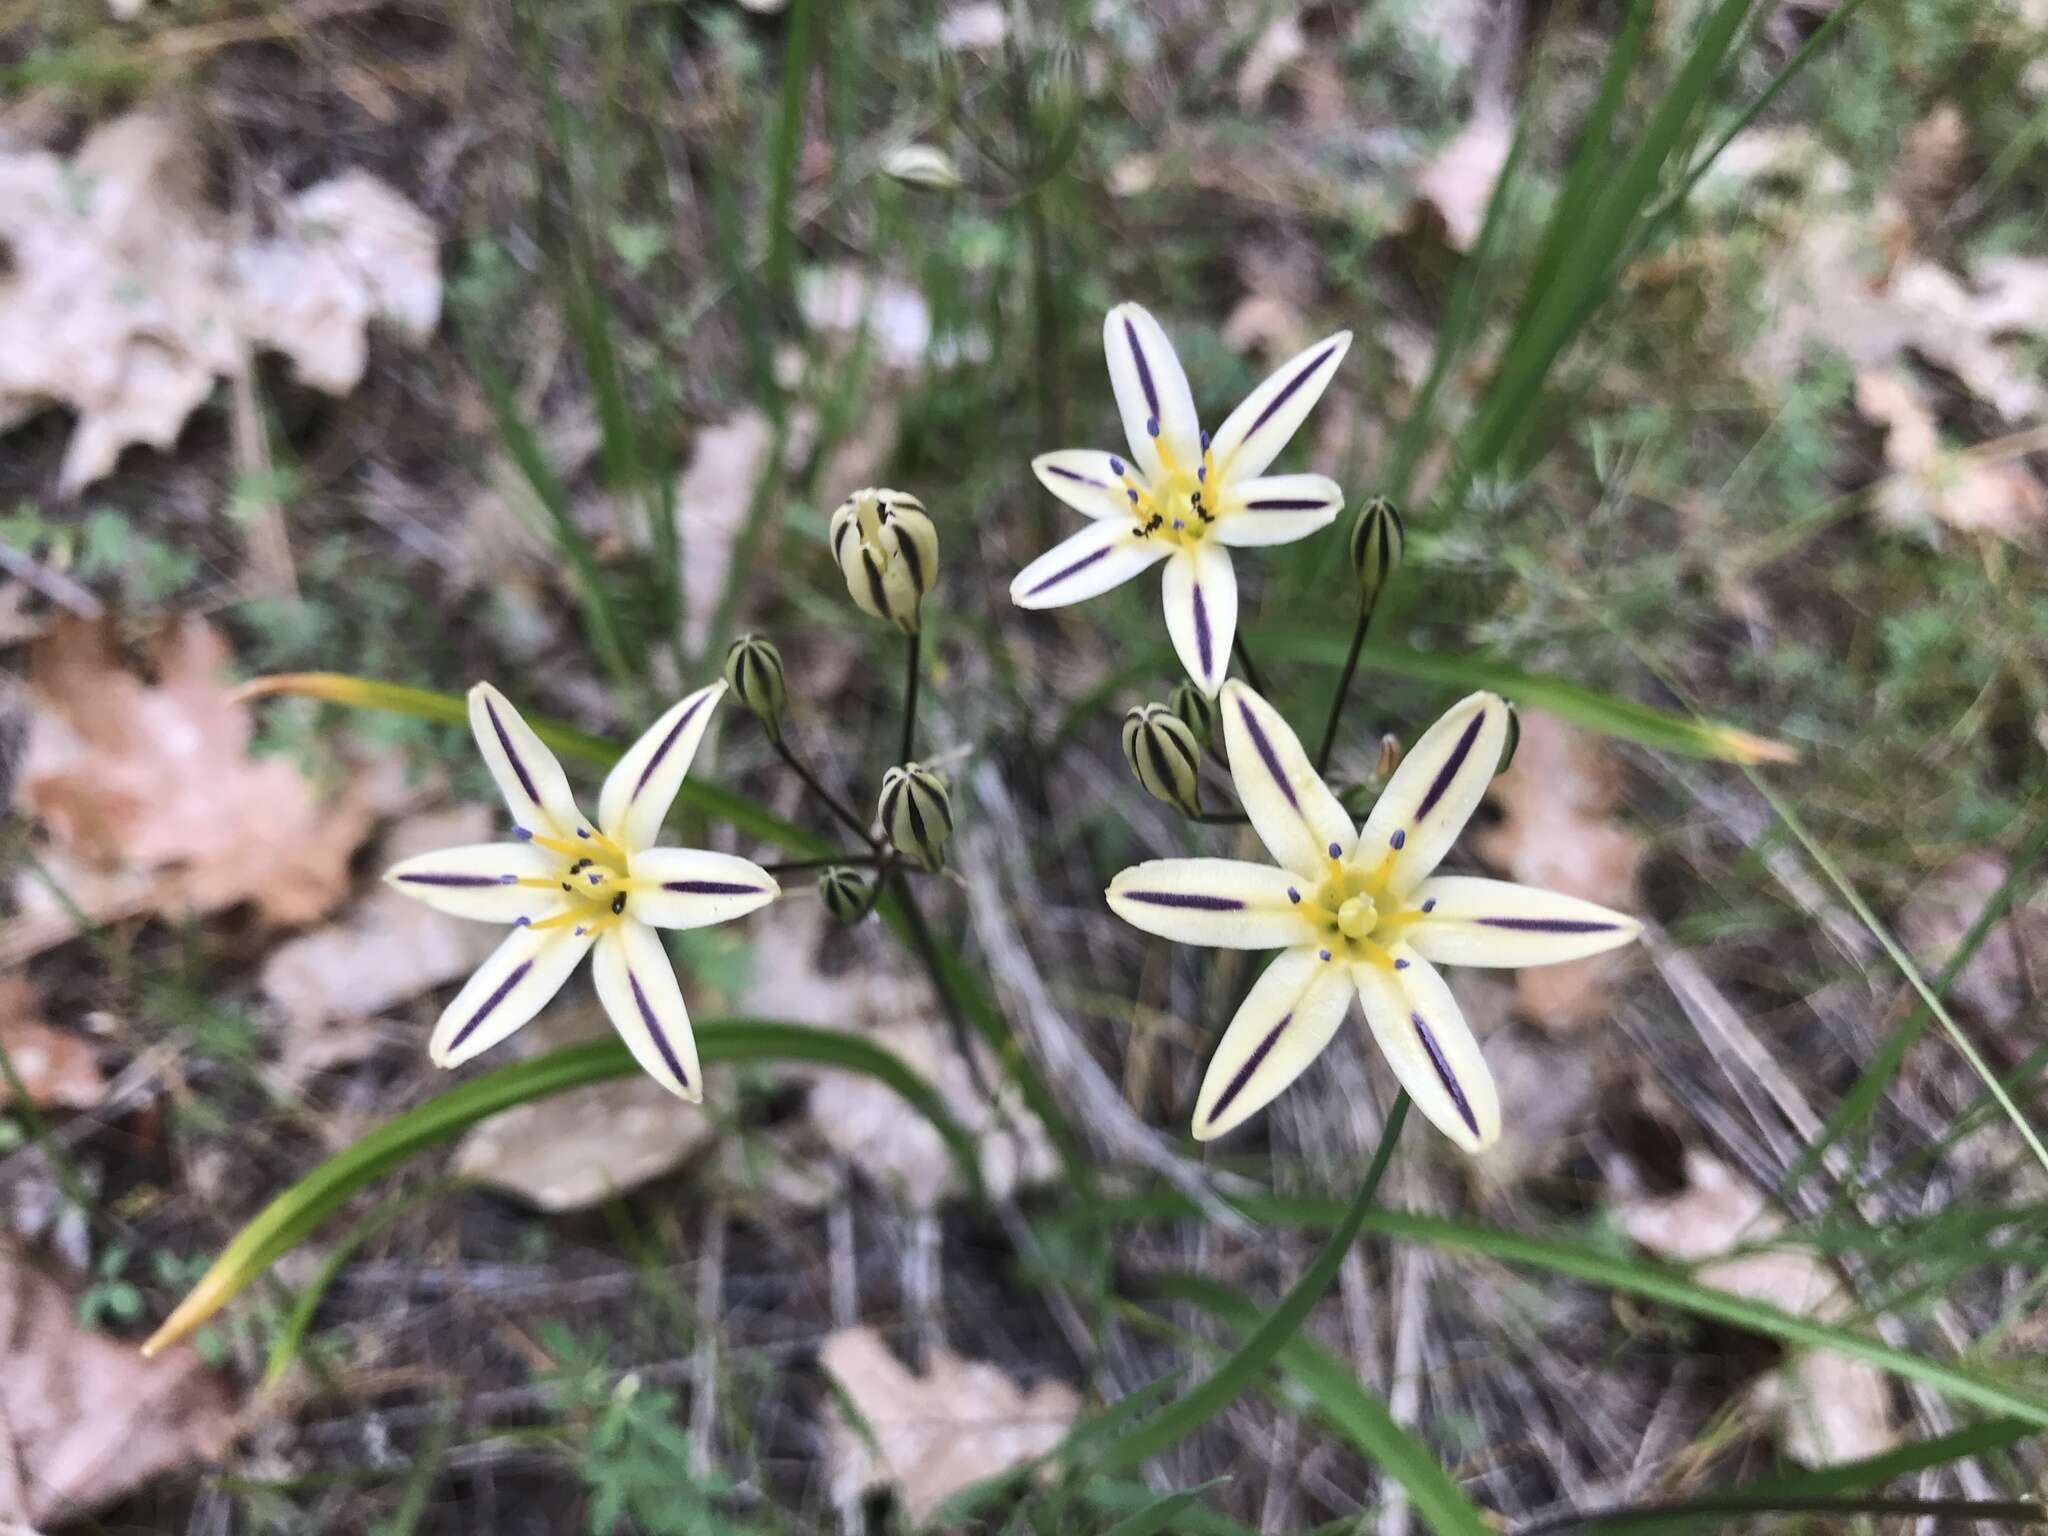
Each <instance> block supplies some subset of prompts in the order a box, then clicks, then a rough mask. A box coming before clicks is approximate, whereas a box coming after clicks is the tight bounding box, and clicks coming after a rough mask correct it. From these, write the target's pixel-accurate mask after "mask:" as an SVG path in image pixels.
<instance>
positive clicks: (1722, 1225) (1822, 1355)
mask: <svg viewBox="0 0 2048 1536" xmlns="http://www.w3.org/2000/svg"><path fill="white" fill-rule="evenodd" d="M1685 1170H1686V1178H1687V1181H1688V1187H1687V1188H1685V1189H1684V1190H1682V1191H1680V1192H1679V1193H1677V1194H1675V1195H1671V1196H1667V1197H1662V1198H1645V1199H1636V1200H1632V1201H1628V1202H1626V1203H1624V1204H1623V1206H1622V1208H1621V1218H1622V1225H1623V1227H1624V1228H1625V1229H1626V1230H1627V1232H1628V1235H1629V1237H1630V1238H1631V1239H1633V1240H1634V1241H1635V1242H1636V1243H1638V1244H1640V1245H1641V1246H1642V1247H1644V1248H1647V1249H1649V1250H1650V1251H1651V1252H1652V1253H1656V1254H1660V1255H1662V1256H1663V1257H1665V1258H1667V1259H1676V1260H1678V1261H1680V1262H1682V1263H1698V1264H1699V1267H1698V1268H1697V1269H1696V1270H1694V1271H1693V1278H1694V1279H1696V1280H1698V1281H1699V1282H1700V1283H1701V1284H1702V1285H1709V1286H1712V1287H1713V1288H1714V1289H1716V1290H1720V1291H1726V1292H1728V1293H1729V1294H1731V1295H1735V1296H1742V1297H1746V1298H1747V1299H1749V1300H1751V1301H1762V1302H1768V1303H1769V1304H1770V1305H1772V1306H1774V1307H1777V1308H1779V1309H1781V1310H1783V1311H1786V1312H1790V1313H1793V1314H1794V1315H1796V1316H1799V1317H1810V1318H1814V1319H1817V1320H1819V1321H1822V1322H1832V1321H1836V1320H1839V1319H1841V1318H1842V1317H1845V1316H1846V1315H1848V1313H1849V1312H1850V1311H1851V1310H1852V1309H1853V1302H1852V1299H1851V1298H1850V1296H1849V1295H1848V1293H1847V1292H1846V1291H1845V1290H1844V1288H1843V1286H1842V1283H1841V1280H1840V1279H1839V1278H1838V1277H1837V1276H1836V1274H1835V1273H1834V1271H1833V1270H1831V1269H1829V1268H1828V1267H1827V1266H1826V1265H1825V1264H1823V1263H1822V1262H1821V1261H1820V1260H1819V1259H1818V1258H1817V1257H1815V1256H1814V1255H1813V1254H1812V1253H1810V1252H1805V1251H1801V1250H1795V1249H1789V1248H1785V1249H1769V1248H1761V1247H1757V1246H1756V1245H1760V1244H1763V1243H1765V1242H1767V1241H1768V1240H1769V1239H1770V1238H1772V1237H1773V1236H1775V1235H1776V1234H1777V1233H1778V1232H1779V1231H1780V1229H1781V1228H1782V1225H1783V1224H1782V1223H1781V1222H1780V1221H1779V1219H1778V1218H1777V1216H1776V1214H1775V1213H1774V1212H1772V1211H1771V1210H1770V1209H1769V1207H1768V1206H1767V1205H1766V1203H1765V1201H1764V1196H1763V1192H1762V1191H1761V1190H1758V1189H1757V1188H1756V1187H1755V1186H1753V1185H1751V1184H1749V1183H1748V1182H1746V1181H1745V1180H1743V1179H1742V1178H1740V1177H1739V1176H1738V1175H1737V1174H1736V1173H1735V1172H1734V1171H1733V1170H1732V1169H1730V1168H1728V1167H1727V1166H1726V1165H1725V1164H1723V1163H1721V1162H1719V1161H1718V1160H1716V1159H1715V1158H1712V1157H1709V1156H1708V1155H1706V1154H1705V1153H1702V1152H1689V1153H1687V1154H1686V1159H1685ZM1746 1246H1747V1247H1751V1248H1753V1249H1754V1251H1750V1252H1737V1253H1734V1254H1732V1255H1730V1256H1728V1257H1721V1255H1724V1254H1729V1250H1731V1249H1738V1248H1743V1247H1746ZM1703 1260H1705V1261H1711V1262H1700V1261H1703ZM1758 1401H1759V1406H1762V1407H1764V1408H1766V1409H1767V1410H1769V1411H1770V1412H1771V1413H1772V1414H1773V1415H1774V1417H1775V1419H1776V1422H1777V1426H1778V1437H1779V1443H1780V1444H1781V1445H1782V1446H1783V1447H1784V1450H1785V1454H1786V1455H1788V1456H1790V1457H1791V1458H1792V1459H1793V1460H1795V1461H1798V1462H1801V1463H1803V1464H1805V1465H1807V1466H1828V1465H1831V1464H1833V1463H1835V1462H1843V1461H1857V1460H1861V1459H1862V1458H1864V1457H1868V1456H1878V1455H1882V1454H1883V1453H1884V1452H1885V1451H1887V1450H1889V1449H1890V1448H1891V1446H1892V1445H1893V1443H1894V1442H1895V1440H1896V1436H1895V1435H1894V1433H1893V1431H1892V1426H1891V1409H1890V1403H1891V1390H1890V1387H1889V1386H1888V1385H1887V1384H1886V1381H1885V1378H1884V1375H1883V1373H1882V1372H1880V1371H1879V1370H1877V1368H1876V1367H1874V1366H1871V1365H1868V1364H1865V1363H1864V1362H1863V1361H1860V1360H1852V1359H1848V1358H1846V1357H1844V1356H1841V1355H1835V1354H1829V1353H1827V1352H1825V1351H1804V1352H1801V1353H1799V1354H1796V1355H1794V1356H1793V1357H1792V1359H1791V1360H1789V1361H1788V1362H1787V1363H1786V1364H1785V1366H1784V1367H1782V1368H1781V1369H1780V1370H1779V1371H1777V1372H1775V1373H1773V1375H1772V1376H1771V1377H1770V1378H1768V1379H1767V1380H1766V1381H1765V1383H1764V1384H1763V1386H1762V1389H1761V1390H1760V1392H1759V1394H1758Z"/></svg>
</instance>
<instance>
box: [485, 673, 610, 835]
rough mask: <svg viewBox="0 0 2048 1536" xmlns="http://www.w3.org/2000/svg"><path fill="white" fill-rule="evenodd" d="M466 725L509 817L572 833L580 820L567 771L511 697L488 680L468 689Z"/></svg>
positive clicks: (531, 827) (535, 828) (533, 827)
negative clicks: (474, 739)
mask: <svg viewBox="0 0 2048 1536" xmlns="http://www.w3.org/2000/svg"><path fill="white" fill-rule="evenodd" d="M469 728H470V730H471V732H472V733H474V735H475V736H476V744H477V750H478V751H480V752H482V753H483V755H484V763H485V765H486V766H487V767H489V769H490V770H491V777H492V778H493V779H495V780H497V781H498V793H499V794H501V795H503V796H504V797H505V806H506V809H508V810H509V811H511V813H512V820H513V822H514V823H515V824H516V825H518V826H522V827H524V828H526V830H527V831H529V832H546V833H551V834H553V835H554V836H556V837H573V836H575V834H576V833H577V831H578V830H579V829H581V828H582V827H583V826H584V825H585V823H584V820H583V813H582V812H581V811H579V810H577V809H576V796H575V795H574V794H573V793H571V792H570V789H569V776H568V775H567V774H565V773H563V772H562V765H561V764H560V763H558V762H556V761H555V754H554V753H552V752H550V751H549V750H548V749H547V747H546V746H545V745H544V744H543V743H542V741H541V739H540V738H539V737H538V736H536V735H534V733H533V727H531V726H529V725H528V724H527V723H526V721H525V720H523V719H522V718H521V717H520V714H519V711H518V710H516V709H514V708H513V707H512V701H511V700H510V699H508V698H506V697H505V695H504V694H502V693H500V692H498V690H497V689H495V688H493V687H492V686H491V685H490V684H489V683H478V684H477V685H476V686H475V687H474V688H472V689H470V690H469Z"/></svg>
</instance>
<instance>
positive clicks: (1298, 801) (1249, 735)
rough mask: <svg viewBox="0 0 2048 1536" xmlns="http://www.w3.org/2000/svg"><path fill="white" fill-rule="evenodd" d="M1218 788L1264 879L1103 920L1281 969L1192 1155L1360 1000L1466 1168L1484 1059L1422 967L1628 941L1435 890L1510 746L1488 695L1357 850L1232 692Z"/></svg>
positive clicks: (1137, 888)
mask: <svg viewBox="0 0 2048 1536" xmlns="http://www.w3.org/2000/svg"><path fill="white" fill-rule="evenodd" d="M1222 705H1223V731H1224V740H1225V742H1226V744H1227V745H1228V748H1229V753H1230V774H1231V778H1232V779H1233V780H1234V781H1235V783H1236V785H1237V793H1238V797H1239V798H1240V799H1241V800H1242V801H1243V803H1244V808H1245V812H1246V814H1247V815H1249V816H1250V818H1251V823H1252V827H1253V829H1254V830H1255V831H1256V832H1257V833H1258V834H1259V839H1260V841H1262V842H1263V843H1264V844H1265V845H1266V849H1267V851H1268V852H1269V853H1271V854H1272V856H1273V857H1274V859H1275V860H1276V861H1277V867H1273V866H1268V865H1263V864H1248V863H1241V862H1238V861H1236V860H1232V859H1158V860H1154V861H1152V862H1150V863H1146V864H1139V865H1136V866H1135V867H1133V868H1131V869H1127V870H1125V871H1124V872H1123V873H1122V874H1120V875H1118V876H1117V877H1116V879H1115V880H1114V881H1113V882H1112V883H1111V885H1110V887H1109V904H1110V906H1111V908H1113V909H1114V910H1115V911H1116V913H1117V915H1118V916H1120V917H1122V918H1123V919H1124V920H1125V921H1126V922H1128V923H1131V924H1133V925H1134V926H1136V927H1139V928H1142V929H1144V930H1145V931H1146V932H1147V933H1156V934H1159V935H1160V936H1162V937H1164V938H1169V939H1175V940H1178V941H1179V942H1181V943H1183V944H1209V945H1216V946H1219V947H1222V948H1226V949H1284V950H1285V951H1286V953H1285V954H1283V955H1281V956H1280V957H1279V958H1278V959H1277V960H1275V961H1274V962H1273V963H1272V964H1271V965H1269V966H1268V967H1267V968H1266V970H1265V973H1264V974H1263V975H1261V976H1260V977H1259V979H1258V981H1257V982H1256V983H1254V985H1253V987H1252V990H1251V993H1250V995H1249V996H1247V997H1246V998H1245V1000H1244V1005H1243V1006H1242V1007H1241V1008H1239V1009H1238V1011H1237V1017H1236V1018H1234V1019H1232V1020H1231V1021H1230V1027H1229V1028H1228V1029H1227V1030H1226V1031H1225V1032H1224V1035H1223V1041H1222V1043H1221V1044H1220V1045H1219V1046H1218V1047H1217V1048H1216V1055H1215V1058H1214V1059H1213V1060H1212V1061H1211V1062H1210V1063H1209V1071H1208V1075H1207V1076H1206V1077H1205V1078H1204V1079H1203V1082H1202V1091H1201V1093H1200V1094H1199V1095H1198V1096H1197V1098H1196V1101H1195V1123H1194V1134H1195V1137H1196V1139H1197V1140H1202V1141H1206V1140H1208V1139H1209V1138H1210V1137H1212V1136H1220V1135H1221V1134H1223V1132H1225V1131H1227V1130H1230V1129H1231V1128H1232V1127H1233V1126H1236V1125H1238V1124H1239V1123H1240V1122H1242V1121H1243V1120H1245V1119H1246V1118H1248V1117H1249V1116H1251V1115H1252V1114H1254V1113H1256V1112H1257V1111H1258V1110H1260V1109H1261V1108H1263V1107H1264V1106H1265V1105H1266V1104H1267V1103H1269V1102H1270V1101H1271V1100H1272V1099H1273V1098H1274V1096H1275V1095H1277V1094H1278V1093H1279V1092H1280V1091H1281V1090H1282V1089H1283V1088H1285V1087H1286V1086H1287V1085H1288V1084H1289V1083H1291V1082H1293V1081H1294V1079H1295V1078H1296V1077H1297V1076H1299V1075H1300V1073H1301V1071H1302V1069H1303V1068H1304V1067H1306V1066H1307V1065H1308V1064H1309V1063H1310V1062H1311V1061H1313V1060H1314V1059H1315V1058H1316V1056H1317V1055H1318V1054H1319V1053H1320V1052H1321V1051H1322V1049H1323V1047H1324V1046H1325V1045H1327V1044H1328V1043H1329V1042H1330V1039H1331V1037H1332V1036H1333V1035H1335V1034H1336V1032H1337V1026H1338V1025H1340V1024H1341V1023H1343V1022H1344V1016H1345V1014H1346V1013H1347V1012H1349V1010H1350V1006H1351V998H1352V995H1353V994H1354V993H1355V994H1356V995H1357V997H1358V1001H1359V1003H1360V1005H1361V1007H1362V1008H1363V1010H1364V1013H1365V1022H1366V1024H1367V1026H1368V1027H1369V1028H1370V1029H1371V1030H1372V1033H1373V1038H1374V1039H1376V1040H1377V1041H1378V1042H1379V1046H1380V1049H1381V1050H1382V1051H1384V1052H1385V1053H1386V1057H1387V1061H1388V1063H1389V1064H1390V1065H1391V1066H1392V1067H1393V1069H1394V1075H1395V1076H1396V1077H1397V1078H1399V1079H1400V1082H1401V1086H1402V1087H1403V1088H1406V1089H1407V1090H1408V1093H1409V1096H1410V1097H1411V1098H1413V1099H1414V1101H1415V1103H1416V1106H1417V1107H1418V1108H1419V1109H1421V1111H1422V1112H1423V1113H1424V1114H1425V1115H1427V1116H1428V1117H1429V1119H1430V1123H1431V1124H1433V1125H1435V1126H1436V1128H1437V1129H1438V1130H1440V1131H1442V1132H1443V1133H1444V1134H1445V1135H1446V1136H1448V1137H1450V1138H1451V1140H1453V1141H1455V1142H1456V1143H1457V1144H1458V1145H1459V1146H1460V1147H1463V1148H1464V1149H1465V1150H1466V1151H1467V1152H1477V1151H1480V1150H1482V1149H1484V1148H1485V1147H1487V1146H1489V1145H1491V1144H1492V1143H1493V1141H1494V1139H1495V1138H1496V1137H1498V1136H1499V1135H1500V1101H1499V1099H1498V1097H1497V1096H1496V1095H1495V1092H1494V1086H1493V1076H1492V1074H1491V1073H1489V1072H1488V1071H1487V1069H1486V1061H1485V1058H1484V1057H1483V1056H1481V1055H1480V1052H1479V1046H1478V1043H1477V1042H1476V1041H1475V1040H1474V1039H1473V1038H1472V1031H1471V1030H1470V1029H1469V1028H1467V1027H1466V1024H1465V1019H1464V1016H1463V1015H1462V1014H1461V1013H1460V1012H1459V1010H1458V1004H1457V1002H1456V1000H1455V999H1454V998H1453V997H1452V996H1451V989H1450V988H1449V987H1448V986H1447V985H1445V983H1444V979H1443V977H1442V976H1440V975H1438V974H1437V970H1436V966H1435V965H1434V964H1432V963H1431V962H1433V961H1434V962H1438V963H1442V964H1446V965H1488V966H1523V965H1550V964H1553V963H1555V962H1557V961H1560V960H1576V959H1578V958H1580V957H1581V956H1584V955H1592V954H1598V953H1599V952H1600V951H1601V950H1604V949H1612V948H1614V947H1615V946H1617V945H1620V944H1626V943H1627V942H1628V941H1629V940H1631V939H1633V938H1634V937H1635V936H1636V935H1637V934H1638V933H1639V932H1640V931H1641V929H1642V925H1641V924H1640V923H1638V922H1637V921H1636V920H1635V919H1634V918H1632V917H1625V916H1623V915H1622V914H1621V913H1619V912H1610V911H1608V910H1607V909H1606V908H1605V907H1597V906H1594V905H1593V904H1592V903H1591V902H1587V901H1580V900H1578V899H1577V898H1575V897H1571V896H1559V895H1555V894H1553V893H1551V892H1549V891H1539V890H1534V889H1532V888H1530V887H1528V886H1523V885H1512V884H1510V883H1508V882H1507V881H1504V880H1485V879H1479V878H1476V877H1473V876H1469V875H1437V874H1434V873H1433V871H1434V870H1435V869H1436V866H1437V864H1438V863H1439V862H1441V860H1442V859H1443V856H1444V855H1445V854H1446V853H1448V852H1449V851H1450V848H1451V845H1452V844H1453V843H1454V842H1456V841H1457V838H1458V834H1459V832H1460V831H1462V830H1463V829H1464V826H1465V823H1466V821H1467V820H1468V819H1469V818H1470V816H1471V815H1472V812H1473V811H1474V810H1475V809H1477V807H1478V805H1479V801H1480V798H1481V796H1483V795H1484V794H1485V792H1486V786H1487V784H1488V782H1489V781H1490V780H1491V779H1492V777H1493V773H1494V768H1495V766H1496V765H1497V764H1498V763H1499V761H1500V754H1501V747H1502V745H1503V744H1504V743H1505V741H1506V739H1507V722H1508V710H1507V706H1506V704H1505V703H1503V702H1502V700H1501V699H1499V698H1498V697H1496V696H1495V695H1493V694H1490V693H1475V694H1473V695H1471V696H1470V697H1469V698H1466V699H1464V700H1462V701H1461V702H1460V703H1458V704H1457V705H1456V706H1455V707H1453V708H1452V709H1451V711H1450V712H1449V713H1448V714H1446V715H1445V716H1444V717H1443V718H1442V719H1441V720H1439V721H1437V723H1436V724H1435V725H1433V726H1431V727H1430V728H1429V729H1428V730H1427V731H1426V732H1424V733H1423V736H1422V739H1421V740H1420V741H1418V742H1417V743H1416V744H1415V749H1414V750H1413V751H1412V752H1410V753H1409V754H1408V756H1407V757H1406V758H1405V759H1403V760H1402V763H1401V766H1400V767H1399V768H1398V769H1396V770H1395V772H1394V776H1393V778H1392V779H1391V780H1390V781H1389V782H1388V784H1387V787H1386V791H1385V792H1384V793H1383V794H1382V795H1381V796H1380V800H1379V803H1378V804H1377V805H1375V806H1374V807H1373V810H1372V814H1371V815H1370V816H1368V817H1367V818H1366V820H1365V825H1364V826H1363V827H1361V828H1360V829H1359V830H1358V831H1357V833H1356V834H1354V833H1353V832H1352V829H1351V823H1350V820H1349V818H1348V817H1347V816H1346V815H1345V813H1344V807H1343V806H1342V805H1340V804H1339V803H1338V801H1337V797H1336V796H1335V795H1334V794H1332V793H1331V792H1330V790H1329V788H1328V786H1326V785H1325V784H1324V783H1323V781H1322V778H1321V776H1320V775H1318V774H1317V772H1316V771H1315V768H1314V767H1313V766H1312V765H1311V764H1310V762H1309V759H1308V755H1307V754H1306V753H1304V752H1303V751H1302V749H1301V743H1300V742H1299V741H1298V740H1297V739H1296V738H1295V735H1294V732H1293V731H1291V730H1289V729H1288V727H1287V722H1286V721H1284V720H1282V719H1281V718H1280V716H1279V715H1278V714H1277V713H1275V712H1274V710H1273V708H1272V706H1271V705H1269V704H1267V703H1266V701H1265V700H1264V699H1262V698H1260V697H1259V696H1258V695H1257V694H1256V693H1254V692H1252V690H1251V689H1249V688H1247V687H1246V686H1245V685H1244V684H1243V683H1241V682H1238V681H1237V680H1236V679H1232V680H1231V681H1230V682H1229V683H1227V684H1225V685H1224V689H1223V698H1222Z"/></svg>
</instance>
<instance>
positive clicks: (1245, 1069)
mask: <svg viewBox="0 0 2048 1536" xmlns="http://www.w3.org/2000/svg"><path fill="white" fill-rule="evenodd" d="M1293 1022H1294V1015H1293V1014H1291V1013H1290V1014H1287V1015H1285V1016H1284V1017H1283V1018H1282V1019H1281V1020H1280V1022H1279V1023H1278V1024H1275V1025H1274V1026H1273V1028H1272V1030H1271V1031H1270V1032H1269V1033H1268V1034H1267V1036H1266V1038H1265V1039H1263V1040H1261V1041H1260V1042H1259V1047H1258V1049H1257V1050H1255V1051H1253V1052H1252V1053H1251V1055H1249V1056H1247V1057H1246V1058H1245V1063H1244V1065H1243V1066H1241V1067H1239V1068H1238V1069H1237V1075H1236V1076H1234V1077H1233V1078H1231V1080H1230V1083H1229V1085H1228V1086H1227V1087H1226V1088H1224V1090H1223V1091H1222V1092H1221V1093H1219V1094H1217V1095H1216V1102H1215V1103H1214V1104H1213V1105H1211V1106H1210V1109H1209V1123H1210V1124H1211V1125H1214V1124H1215V1123H1216V1122H1217V1121H1218V1120H1220V1119H1221V1118H1222V1117H1223V1111H1224V1110H1226V1109H1228V1108H1230V1105H1231V1101H1232V1100H1234V1099H1235V1098H1236V1097H1237V1096H1238V1095H1239V1094H1240V1093H1243V1092H1244V1085H1245V1084H1246V1083H1248V1082H1250V1081H1251V1080H1252V1074H1253V1073H1254V1072H1256V1071H1258V1070H1259V1063H1260V1062H1262V1061H1264V1060H1265V1059H1266V1058H1267V1057H1268V1056H1270V1055H1272V1053H1273V1047H1274V1046H1276V1045H1278V1044H1279V1043H1280V1032H1281V1031H1282V1030H1284V1029H1285V1028H1286V1027H1287V1026H1288V1025H1289V1024H1291V1023H1293Z"/></svg>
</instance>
